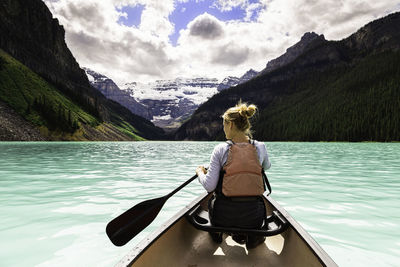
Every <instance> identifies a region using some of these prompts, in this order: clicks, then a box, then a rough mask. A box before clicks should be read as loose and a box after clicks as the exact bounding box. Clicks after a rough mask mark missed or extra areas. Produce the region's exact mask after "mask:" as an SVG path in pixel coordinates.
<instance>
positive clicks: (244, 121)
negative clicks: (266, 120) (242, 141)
mask: <svg viewBox="0 0 400 267" xmlns="http://www.w3.org/2000/svg"><path fill="white" fill-rule="evenodd" d="M256 111H257V107H256V106H255V105H253V104H250V105H247V103H242V101H239V103H237V104H236V106H234V107H231V108H229V109H228V110H227V111H225V113H224V115H222V118H223V119H224V121H226V122H229V121H231V122H233V123H234V124H235V126H236V128H237V129H238V130H239V131H242V132H244V133H245V134H246V135H248V136H249V137H252V134H251V124H250V121H249V119H250V118H251V117H253V115H254V114H255V113H256Z"/></svg>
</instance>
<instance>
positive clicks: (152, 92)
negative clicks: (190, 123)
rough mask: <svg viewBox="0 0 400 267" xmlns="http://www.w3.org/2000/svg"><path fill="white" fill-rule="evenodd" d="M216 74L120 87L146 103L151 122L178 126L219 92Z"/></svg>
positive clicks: (166, 126) (163, 125)
mask: <svg viewBox="0 0 400 267" xmlns="http://www.w3.org/2000/svg"><path fill="white" fill-rule="evenodd" d="M218 85H219V83H218V80H217V79H215V78H211V79H209V78H193V79H188V78H177V79H175V80H158V81H155V82H151V83H138V82H133V83H127V84H125V85H123V86H122V87H121V88H122V89H123V90H125V91H126V92H129V94H130V95H131V96H132V97H133V98H134V99H136V100H137V101H138V102H139V103H140V104H142V105H144V106H146V107H147V108H148V109H149V112H150V113H151V114H152V115H153V118H152V122H154V124H155V125H157V126H160V127H162V128H164V129H167V130H168V129H171V130H172V129H175V128H177V127H179V126H180V125H181V123H182V121H184V120H186V119H187V118H189V117H190V116H191V115H192V114H193V112H194V111H195V110H196V109H197V107H198V106H199V105H200V104H201V103H203V102H205V101H207V100H208V99H209V98H210V97H211V96H213V95H214V94H216V93H217V92H218V90H217V87H218Z"/></svg>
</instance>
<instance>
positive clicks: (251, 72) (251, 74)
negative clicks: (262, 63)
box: [217, 69, 258, 91]
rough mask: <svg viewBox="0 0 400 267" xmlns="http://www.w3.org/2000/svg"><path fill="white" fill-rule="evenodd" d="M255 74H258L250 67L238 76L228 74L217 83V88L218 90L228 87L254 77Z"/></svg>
mask: <svg viewBox="0 0 400 267" xmlns="http://www.w3.org/2000/svg"><path fill="white" fill-rule="evenodd" d="M257 75H258V72H257V71H255V70H253V69H250V70H248V71H247V72H246V73H245V74H244V75H243V76H242V77H240V78H238V77H234V76H228V77H226V78H225V79H223V81H222V82H221V83H220V84H219V85H218V88H217V89H218V91H222V90H225V89H228V88H230V87H233V86H236V85H238V84H241V83H244V82H247V81H248V80H250V79H252V78H254V77H255V76H257Z"/></svg>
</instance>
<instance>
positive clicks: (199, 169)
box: [196, 166, 207, 176]
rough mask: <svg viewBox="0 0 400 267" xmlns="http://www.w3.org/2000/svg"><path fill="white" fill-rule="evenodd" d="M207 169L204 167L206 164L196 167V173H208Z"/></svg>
mask: <svg viewBox="0 0 400 267" xmlns="http://www.w3.org/2000/svg"><path fill="white" fill-rule="evenodd" d="M206 173H207V170H206V168H204V166H199V167H197V168H196V174H197V176H199V175H200V174H206Z"/></svg>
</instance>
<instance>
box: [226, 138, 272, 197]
mask: <svg viewBox="0 0 400 267" xmlns="http://www.w3.org/2000/svg"><path fill="white" fill-rule="evenodd" d="M229 144H230V147H229V151H228V160H227V161H226V163H225V165H224V166H223V173H224V174H223V176H221V177H220V179H222V188H221V189H222V193H223V195H224V196H226V197H244V196H260V195H262V194H263V193H264V192H265V187H264V179H263V176H262V174H263V170H262V167H261V164H260V161H259V159H258V155H257V149H256V147H255V146H254V145H253V144H251V143H238V144H235V143H232V142H231V143H229Z"/></svg>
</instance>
